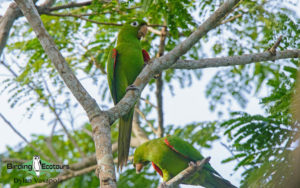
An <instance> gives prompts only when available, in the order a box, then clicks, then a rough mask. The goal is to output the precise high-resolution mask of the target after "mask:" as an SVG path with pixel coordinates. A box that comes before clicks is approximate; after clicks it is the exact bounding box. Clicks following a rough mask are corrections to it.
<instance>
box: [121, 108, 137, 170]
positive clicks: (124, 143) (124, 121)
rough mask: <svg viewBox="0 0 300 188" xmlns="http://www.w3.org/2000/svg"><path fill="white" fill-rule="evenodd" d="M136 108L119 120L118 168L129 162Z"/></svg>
mask: <svg viewBox="0 0 300 188" xmlns="http://www.w3.org/2000/svg"><path fill="white" fill-rule="evenodd" d="M133 112H134V108H132V109H131V110H130V111H129V113H128V114H126V115H125V116H123V117H121V118H120V120H119V138H118V168H119V169H121V170H122V167H123V166H124V165H126V164H127V160H128V154H129V147H130V138H131V128H132V119H133Z"/></svg>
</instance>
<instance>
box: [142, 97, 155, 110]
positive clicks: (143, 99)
mask: <svg viewBox="0 0 300 188" xmlns="http://www.w3.org/2000/svg"><path fill="white" fill-rule="evenodd" d="M140 99H141V100H142V101H144V102H145V103H147V104H150V105H151V106H152V107H154V108H156V109H157V106H156V105H155V104H153V103H151V102H150V101H149V100H148V99H145V98H143V97H141V98H140Z"/></svg>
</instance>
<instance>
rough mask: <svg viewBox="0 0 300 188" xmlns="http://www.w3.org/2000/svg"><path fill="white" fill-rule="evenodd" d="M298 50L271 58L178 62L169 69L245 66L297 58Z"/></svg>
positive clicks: (254, 56)
mask: <svg viewBox="0 0 300 188" xmlns="http://www.w3.org/2000/svg"><path fill="white" fill-rule="evenodd" d="M299 57H300V50H284V51H279V52H276V55H275V56H273V55H272V54H270V52H269V51H266V52H262V53H255V54H245V55H240V56H231V57H220V58H207V59H200V60H178V61H176V63H174V64H173V65H172V66H171V67H170V68H173V69H203V68H209V67H224V66H234V65H246V64H250V63H256V62H260V61H274V60H279V59H287V58H299Z"/></svg>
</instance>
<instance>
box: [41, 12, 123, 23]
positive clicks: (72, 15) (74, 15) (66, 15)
mask: <svg viewBox="0 0 300 188" xmlns="http://www.w3.org/2000/svg"><path fill="white" fill-rule="evenodd" d="M44 14H46V15H49V16H59V17H74V18H79V19H82V20H85V21H88V22H92V23H95V24H99V25H112V26H122V25H123V24H118V23H107V22H98V21H95V20H91V19H88V18H85V17H84V16H82V15H76V14H56V13H44Z"/></svg>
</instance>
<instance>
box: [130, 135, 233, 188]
mask: <svg viewBox="0 0 300 188" xmlns="http://www.w3.org/2000/svg"><path fill="white" fill-rule="evenodd" d="M202 159H204V157H203V156H202V155H201V154H200V152H199V151H198V150H196V149H195V148H194V147H193V146H192V145H191V144H189V143H188V142H186V141H184V140H182V139H180V138H179V137H176V136H166V137H163V138H158V139H154V140H151V141H148V142H145V143H143V144H142V145H141V146H139V147H138V148H137V149H136V150H135V152H134V159H133V163H134V166H135V168H136V171H137V173H139V172H140V171H141V170H142V168H143V167H144V166H145V165H147V164H148V163H149V162H152V166H153V168H154V169H155V170H156V171H157V172H158V173H159V175H160V176H162V177H163V180H164V181H165V182H166V181H168V180H170V179H171V178H173V177H174V176H176V175H177V174H178V173H180V172H181V171H182V170H184V169H186V168H187V167H188V166H189V163H190V162H196V161H199V160H202ZM182 183H183V184H190V185H201V186H204V187H207V188H233V187H235V186H233V185H232V184H231V183H230V182H229V181H227V180H225V179H224V178H222V177H221V175H220V174H219V173H218V172H217V171H216V170H214V169H213V168H212V166H211V165H210V164H209V163H206V164H205V165H204V167H203V168H202V170H200V171H199V172H196V173H195V174H194V175H193V176H192V177H190V178H188V179H187V180H185V181H184V182H182Z"/></svg>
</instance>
